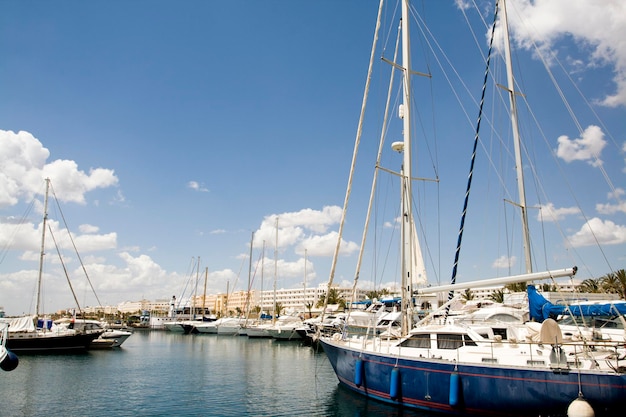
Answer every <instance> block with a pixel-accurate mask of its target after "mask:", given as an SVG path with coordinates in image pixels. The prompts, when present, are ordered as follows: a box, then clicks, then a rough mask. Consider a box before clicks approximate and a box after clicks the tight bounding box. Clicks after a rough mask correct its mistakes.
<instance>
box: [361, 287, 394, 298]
mask: <svg viewBox="0 0 626 417" xmlns="http://www.w3.org/2000/svg"><path fill="white" fill-rule="evenodd" d="M383 295H389V290H388V289H387V288H383V289H381V290H373V291H368V292H366V293H365V296H366V297H367V298H369V299H370V300H373V299H374V298H377V299H380V298H381V297H382V296H383Z"/></svg>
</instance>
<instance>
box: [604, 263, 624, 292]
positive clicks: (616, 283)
mask: <svg viewBox="0 0 626 417" xmlns="http://www.w3.org/2000/svg"><path fill="white" fill-rule="evenodd" d="M600 283H601V284H600V288H601V289H602V290H603V291H605V292H608V293H611V294H619V296H620V298H626V270H623V269H620V270H619V271H616V272H610V273H608V274H606V275H605V276H604V277H602V278H600Z"/></svg>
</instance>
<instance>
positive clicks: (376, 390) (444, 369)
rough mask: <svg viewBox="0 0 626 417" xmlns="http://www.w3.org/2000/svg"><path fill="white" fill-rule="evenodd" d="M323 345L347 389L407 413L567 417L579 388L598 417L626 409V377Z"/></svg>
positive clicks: (326, 341) (335, 343)
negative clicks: (405, 356) (557, 416)
mask: <svg viewBox="0 0 626 417" xmlns="http://www.w3.org/2000/svg"><path fill="white" fill-rule="evenodd" d="M320 343H321V345H322V347H323V349H324V351H325V352H326V355H327V356H328V359H329V360H330V363H331V365H332V367H333V369H334V371H335V373H336V375H337V378H338V379H339V382H340V383H341V384H342V385H344V386H346V387H348V388H350V389H352V390H354V391H356V392H359V393H361V394H363V395H366V396H368V397H370V398H375V399H377V400H380V401H384V402H387V403H391V404H395V405H400V406H404V407H407V408H416V409H422V410H428V411H439V412H445V413H449V414H457V415H468V414H471V415H483V416H484V415H518V416H533V415H546V414H550V413H555V414H561V415H564V414H565V413H566V412H567V409H568V407H569V405H570V404H571V403H572V401H574V400H576V399H577V398H578V396H579V387H580V391H581V392H582V394H583V396H584V399H585V400H586V401H587V402H588V403H589V404H590V405H591V407H592V408H593V409H594V410H595V412H596V416H600V415H618V414H619V413H621V412H622V411H623V409H624V407H625V406H626V374H619V373H615V374H606V375H598V374H597V373H595V374H594V373H588V372H585V370H580V374H579V372H578V370H577V369H571V370H564V369H559V370H550V369H537V370H533V369H529V368H524V367H510V368H504V367H502V366H489V365H487V364H485V365H483V366H480V365H475V364H461V363H453V362H450V361H447V360H442V361H437V360H435V359H432V358H425V359H427V360H424V361H422V360H419V359H414V358H411V359H402V358H400V357H399V358H395V357H392V356H390V355H377V354H373V353H369V352H363V351H360V350H357V349H349V348H346V346H344V345H343V344H342V342H341V341H335V340H329V339H320ZM394 369H395V371H394ZM579 378H580V385H579ZM451 403H452V404H451Z"/></svg>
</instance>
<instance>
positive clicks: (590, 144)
mask: <svg viewBox="0 0 626 417" xmlns="http://www.w3.org/2000/svg"><path fill="white" fill-rule="evenodd" d="M557 142H558V148H557V151H556V154H557V156H558V157H559V158H562V159H563V160H564V161H565V162H572V161H587V162H588V163H589V164H591V165H593V166H599V165H602V161H601V160H600V153H601V152H602V149H604V147H605V146H606V141H605V140H604V133H602V129H600V128H599V127H598V126H594V125H591V126H589V127H587V129H585V131H584V132H583V133H582V135H581V137H580V138H577V139H569V138H568V137H567V136H565V135H563V136H559V138H558V139H557Z"/></svg>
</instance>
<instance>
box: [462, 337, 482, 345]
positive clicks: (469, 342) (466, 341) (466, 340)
mask: <svg viewBox="0 0 626 417" xmlns="http://www.w3.org/2000/svg"><path fill="white" fill-rule="evenodd" d="M463 340H464V341H465V346H478V345H477V344H476V342H474V341H473V340H472V338H471V337H469V336H468V335H466V334H465V335H463Z"/></svg>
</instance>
